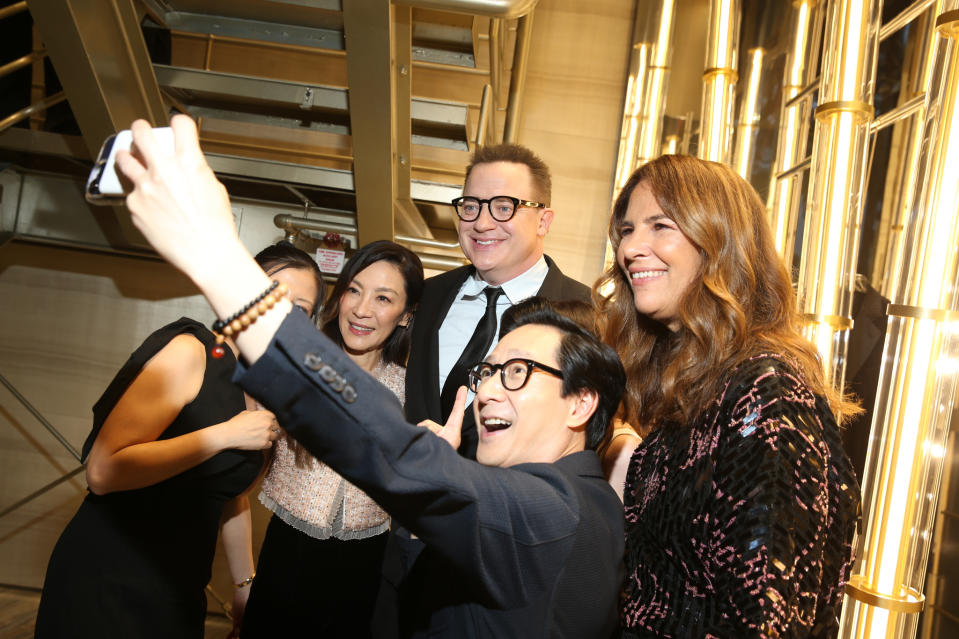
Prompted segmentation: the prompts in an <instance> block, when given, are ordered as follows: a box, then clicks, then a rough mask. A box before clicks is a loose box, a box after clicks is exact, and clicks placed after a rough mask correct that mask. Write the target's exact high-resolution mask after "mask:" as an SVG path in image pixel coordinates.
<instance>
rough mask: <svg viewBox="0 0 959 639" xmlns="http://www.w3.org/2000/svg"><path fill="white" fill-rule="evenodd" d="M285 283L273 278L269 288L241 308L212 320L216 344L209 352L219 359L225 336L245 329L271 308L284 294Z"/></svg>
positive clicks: (222, 352)
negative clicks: (223, 318) (222, 318)
mask: <svg viewBox="0 0 959 639" xmlns="http://www.w3.org/2000/svg"><path fill="white" fill-rule="evenodd" d="M286 291H287V288H286V284H281V283H280V282H278V281H276V280H273V283H272V284H270V286H269V288H267V289H266V290H265V291H263V292H262V293H260V294H259V295H257V296H256V297H255V298H253V300H252V301H251V302H250V303H249V304H247V305H246V306H244V307H243V308H241V309H240V310H239V311H237V312H236V313H234V314H233V315H231V316H229V317H228V318H226V319H225V320H220V319H218V320H217V321H215V322H213V326H212V329H213V334H214V335H215V336H216V346H214V347H213V349H212V350H211V351H210V354H211V355H212V356H213V357H214V358H216V359H220V358H221V357H223V355H224V354H225V353H226V350H225V349H224V348H223V342H224V341H225V340H226V338H227V337H232V336H234V335H237V334H239V333H242V332H243V331H244V330H246V329H247V328H248V327H249V326H250V324H252V323H253V322H255V321H256V318H257V317H259V316H260V315H263V314H264V313H266V312H267V311H268V310H270V309H271V308H273V306H275V305H276V303H277V302H279V301H280V300H281V299H283V298H284V297H285V296H286Z"/></svg>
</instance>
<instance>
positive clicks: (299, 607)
mask: <svg viewBox="0 0 959 639" xmlns="http://www.w3.org/2000/svg"><path fill="white" fill-rule="evenodd" d="M422 291H423V267H422V265H421V264H420V260H419V258H418V257H416V255H415V254H413V253H412V252H411V251H409V250H408V249H406V248H404V247H402V246H400V245H398V244H394V243H393V242H388V241H379V242H373V243H371V244H367V245H366V246H364V247H363V248H361V249H359V250H358V251H357V252H356V253H354V254H353V256H352V257H350V259H349V261H348V262H347V263H346V265H345V266H344V267H343V271H342V273H341V274H340V276H339V278H338V279H337V282H336V285H335V286H334V288H333V292H332V293H331V295H330V304H329V305H328V306H327V307H326V308H324V310H323V315H322V318H321V323H322V327H323V332H325V333H326V334H327V335H328V336H329V337H330V338H331V339H333V340H334V341H335V342H338V343H339V344H340V346H341V347H342V348H343V350H344V351H346V353H347V354H348V355H349V356H350V358H351V359H352V360H353V361H355V362H356V363H357V364H359V365H360V366H361V367H362V368H363V369H364V370H366V371H367V372H369V373H370V374H371V375H372V376H373V377H375V378H376V379H377V380H378V381H379V382H381V383H382V384H383V385H384V386H386V387H387V388H389V389H390V390H392V391H393V393H394V394H395V395H396V397H397V399H398V400H399V401H400V403H402V402H403V401H404V379H405V373H406V369H405V368H404V365H405V364H406V358H407V356H408V354H409V348H410V337H409V336H410V332H409V326H410V322H411V321H412V319H413V312H414V310H415V308H416V305H417V304H418V303H419V299H420V295H421V294H422ZM320 375H321V376H322V375H323V371H322V370H320ZM260 501H261V502H262V503H263V504H264V505H265V506H266V507H267V508H269V509H270V510H271V511H272V512H273V517H272V518H271V519H270V523H269V526H268V528H267V531H266V538H265V539H264V541H263V547H262V548H261V550H260V557H259V560H258V562H257V574H256V578H255V579H254V580H253V589H252V592H251V593H250V600H249V603H248V604H247V609H246V615H245V618H244V620H243V627H242V629H241V637H243V638H244V639H248V638H250V637H330V638H335V637H350V638H354V637H356V638H362V637H369V636H370V631H369V623H370V619H371V616H372V612H373V605H374V603H375V599H376V592H377V589H378V587H379V583H380V565H381V563H382V557H383V550H384V548H385V544H386V537H387V535H386V533H387V531H388V530H389V525H390V519H389V516H388V515H387V514H386V513H385V512H383V510H382V509H380V507H379V506H377V504H376V502H374V501H373V500H372V499H370V498H369V497H368V496H366V495H365V494H364V493H363V492H362V491H360V490H359V489H358V488H356V487H355V486H353V485H352V484H350V483H349V482H347V481H346V480H345V479H343V478H342V477H340V476H339V475H338V474H336V473H335V472H333V471H332V470H331V469H330V468H329V467H328V466H326V465H325V464H322V463H320V462H319V461H317V460H316V459H315V458H313V457H312V456H310V455H309V454H308V453H307V452H306V451H305V450H303V449H302V448H299V447H298V446H297V444H296V442H295V440H293V439H292V438H291V437H289V436H286V437H282V438H280V440H279V441H278V442H277V445H276V447H275V453H274V457H273V461H272V462H271V464H270V468H269V470H268V471H267V474H266V477H265V478H264V480H263V486H262V491H261V492H260Z"/></svg>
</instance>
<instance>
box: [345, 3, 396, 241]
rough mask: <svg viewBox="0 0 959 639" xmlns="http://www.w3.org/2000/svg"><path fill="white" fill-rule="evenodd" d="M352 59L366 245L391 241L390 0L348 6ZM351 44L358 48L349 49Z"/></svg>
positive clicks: (356, 175)
mask: <svg viewBox="0 0 959 639" xmlns="http://www.w3.org/2000/svg"><path fill="white" fill-rule="evenodd" d="M343 27H344V30H345V35H346V42H347V48H348V55H347V57H346V67H347V73H348V76H349V87H350V128H351V131H352V135H353V157H354V160H353V183H354V185H355V191H356V220H357V229H358V240H359V243H360V244H361V245H363V244H366V243H368V242H372V241H374V240H382V239H386V240H392V239H393V234H394V229H393V203H394V202H395V200H396V195H397V181H396V174H395V173H394V170H393V161H394V154H395V150H396V143H395V139H394V126H393V113H392V111H393V107H392V105H393V99H394V98H393V66H392V57H393V18H392V7H391V6H390V2H389V0H369V1H367V2H348V3H346V5H345V6H344V7H343ZM350 43H354V44H356V45H357V46H355V47H350Z"/></svg>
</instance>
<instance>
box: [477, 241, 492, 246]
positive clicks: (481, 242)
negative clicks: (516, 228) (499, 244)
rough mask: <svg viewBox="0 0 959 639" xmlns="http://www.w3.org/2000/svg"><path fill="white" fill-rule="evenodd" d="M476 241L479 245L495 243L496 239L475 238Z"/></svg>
mask: <svg viewBox="0 0 959 639" xmlns="http://www.w3.org/2000/svg"><path fill="white" fill-rule="evenodd" d="M476 243H477V244H479V245H480V246H489V245H490V244H496V240H476Z"/></svg>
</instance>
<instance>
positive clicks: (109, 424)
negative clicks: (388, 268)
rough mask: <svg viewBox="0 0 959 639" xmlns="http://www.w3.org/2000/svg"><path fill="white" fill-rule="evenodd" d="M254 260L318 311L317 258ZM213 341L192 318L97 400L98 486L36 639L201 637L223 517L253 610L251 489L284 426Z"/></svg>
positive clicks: (237, 574) (231, 556) (51, 580)
mask: <svg viewBox="0 0 959 639" xmlns="http://www.w3.org/2000/svg"><path fill="white" fill-rule="evenodd" d="M257 261H258V262H259V264H260V265H261V267H263V269H264V270H265V271H267V273H269V274H270V275H271V277H273V278H274V279H276V280H278V281H281V282H283V283H285V284H286V285H287V287H288V289H289V293H288V295H289V297H290V298H291V300H292V301H293V303H294V304H295V305H297V306H299V307H301V308H303V309H304V310H305V311H306V312H308V313H310V314H313V313H314V312H315V310H316V307H317V306H318V302H319V300H320V299H321V296H320V294H321V291H322V286H323V281H322V276H321V274H320V272H319V269H318V268H317V267H316V265H315V262H313V260H312V259H311V258H310V256H309V255H307V254H305V253H303V252H302V251H299V250H298V249H295V248H293V246H292V245H290V244H284V243H281V244H280V245H277V246H273V247H269V248H267V249H266V250H264V251H262V252H261V253H260V254H259V255H257ZM215 345H216V344H215V339H214V335H213V333H211V332H210V331H209V330H207V329H206V328H205V327H204V326H203V325H202V324H200V323H198V322H196V321H194V320H191V319H189V318H181V319H180V320H178V321H176V322H174V323H172V324H169V325H168V326H165V327H164V328H161V329H160V330H158V331H157V332H155V333H154V334H153V335H151V336H150V337H148V338H147V340H146V341H145V342H144V343H143V344H142V345H141V346H140V347H139V348H138V349H137V350H136V351H135V352H134V353H133V354H132V355H131V356H130V359H129V360H128V361H127V363H126V364H125V365H124V366H123V368H122V369H121V370H120V372H119V373H117V376H116V377H115V378H114V380H113V381H112V382H111V383H110V385H109V387H108V388H107V390H106V391H105V392H104V394H103V396H102V397H101V398H100V400H99V401H98V402H97V403H96V404H95V405H94V407H93V415H94V424H93V430H92V432H91V433H90V435H89V437H88V438H87V441H86V443H85V444H84V446H83V459H84V461H85V462H86V465H87V469H86V477H87V483H88V486H89V489H90V492H89V493H88V495H87V497H86V498H85V499H84V501H83V503H82V504H81V506H80V509H79V510H78V511H77V514H76V515H75V516H74V518H73V519H72V520H71V521H70V523H69V524H68V525H67V527H66V529H65V530H64V532H63V534H62V535H61V537H60V540H59V541H58V542H57V545H56V547H55V548H54V550H53V554H52V556H51V557H50V564H49V566H48V568H47V574H46V579H45V582H44V586H43V594H42V596H41V599H40V608H39V611H38V615H37V623H36V631H35V632H36V636H37V637H39V638H47V637H98V638H102V637H124V638H126V637H158V638H159V637H163V638H167V637H178V638H180V637H202V636H203V630H204V627H203V626H204V618H205V614H206V595H205V593H204V587H205V586H206V584H207V583H208V582H209V580H210V572H211V564H212V561H213V555H214V551H215V547H216V539H217V530H218V528H219V527H220V523H221V520H222V529H223V540H224V547H225V549H226V551H227V552H226V554H227V560H228V563H229V565H230V570H231V573H232V576H233V580H234V582H235V583H236V584H237V585H238V586H241V587H238V588H237V590H236V596H235V597H234V613H235V621H238V618H239V617H240V616H242V610H243V606H244V604H245V601H246V597H247V596H248V593H249V588H248V586H249V583H250V582H251V581H252V579H251V577H252V575H253V558H252V556H251V553H250V550H249V547H250V546H249V537H250V518H249V500H248V498H247V497H246V494H245V492H246V490H247V489H248V488H249V487H250V485H251V484H252V483H253V481H254V480H255V479H256V477H257V474H258V473H259V471H260V468H261V467H262V464H263V454H262V452H260V451H262V450H264V449H268V448H270V447H271V446H272V445H273V442H274V441H275V440H276V438H277V434H278V430H279V429H278V428H277V424H276V422H275V420H274V419H273V415H272V413H270V412H268V411H263V410H248V408H253V407H252V406H250V407H248V406H247V403H246V400H245V398H244V395H243V393H242V391H240V390H239V389H238V388H237V387H236V386H234V385H233V383H232V376H233V370H234V367H235V366H236V355H235V351H234V349H233V347H232V345H231V348H226V349H214V347H215Z"/></svg>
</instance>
